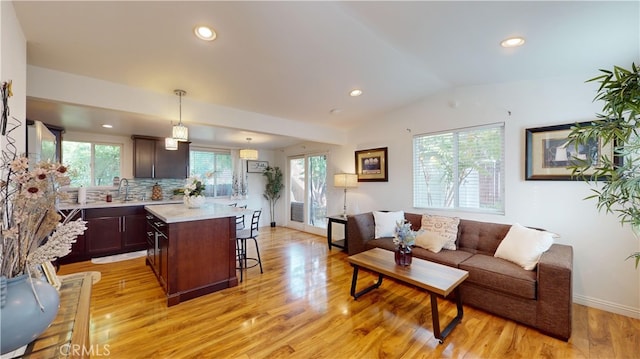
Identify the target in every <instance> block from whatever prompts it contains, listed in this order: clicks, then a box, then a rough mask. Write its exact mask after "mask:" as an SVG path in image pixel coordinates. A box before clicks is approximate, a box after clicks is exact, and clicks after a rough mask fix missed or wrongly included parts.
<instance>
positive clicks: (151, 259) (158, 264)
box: [146, 214, 169, 292]
mask: <svg viewBox="0 0 640 359" xmlns="http://www.w3.org/2000/svg"><path fill="white" fill-rule="evenodd" d="M146 228H147V238H148V240H147V246H148V247H147V264H148V265H149V266H151V269H153V272H154V273H155V274H156V277H157V278H158V281H159V282H160V285H162V288H163V289H164V290H165V291H167V292H168V291H169V237H168V232H167V229H168V228H167V225H166V223H164V222H162V221H161V220H160V219H158V218H157V217H155V216H154V215H152V214H147V215H146Z"/></svg>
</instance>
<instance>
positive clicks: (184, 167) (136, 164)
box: [131, 135, 189, 179]
mask: <svg viewBox="0 0 640 359" xmlns="http://www.w3.org/2000/svg"><path fill="white" fill-rule="evenodd" d="M131 138H132V139H133V153H134V155H133V175H134V177H136V178H180V179H183V178H187V177H188V175H189V143H188V142H178V150H177V151H169V150H166V149H165V146H164V139H159V138H155V137H148V136H137V135H135V136H132V137H131Z"/></svg>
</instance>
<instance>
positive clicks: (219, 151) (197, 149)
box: [189, 147, 233, 198]
mask: <svg viewBox="0 0 640 359" xmlns="http://www.w3.org/2000/svg"><path fill="white" fill-rule="evenodd" d="M191 152H209V153H213V154H220V155H228V156H230V158H231V169H230V170H231V174H232V178H231V181H232V182H231V186H233V156H231V151H230V150H224V149H217V148H208V147H191V148H189V172H191V168H193V167H194V166H192V165H191ZM215 161H216V157H215V156H214V164H213V166H214V171H213V186H214V187H213V188H214V192H215V188H216V186H217V181H218V176H217V175H216V171H215V167H216V163H215ZM189 175H190V176H191V173H189ZM216 194H217V193H216ZM227 197H229V195H228V194H224V195H219V196H218V195H216V196H213V197H211V198H227Z"/></svg>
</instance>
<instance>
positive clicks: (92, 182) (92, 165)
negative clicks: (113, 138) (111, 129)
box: [60, 139, 124, 189]
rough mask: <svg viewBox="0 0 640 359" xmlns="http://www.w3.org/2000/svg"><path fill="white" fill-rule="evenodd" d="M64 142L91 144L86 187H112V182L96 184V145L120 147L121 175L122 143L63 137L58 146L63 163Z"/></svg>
mask: <svg viewBox="0 0 640 359" xmlns="http://www.w3.org/2000/svg"><path fill="white" fill-rule="evenodd" d="M64 142H77V143H88V144H89V145H90V146H91V151H90V152H91V155H90V156H91V158H90V163H89V169H90V171H91V173H90V178H91V180H90V183H89V186H88V187H87V189H93V188H96V189H98V188H109V187H113V183H108V184H105V185H100V186H98V185H96V177H95V164H96V162H95V161H96V145H100V146H114V147H119V148H120V177H122V173H123V172H122V169H123V165H124V160H123V155H124V146H123V145H122V143H114V142H101V141H87V140H71V139H67V140H65V139H63V140H62V143H61V146H60V151H61V154H60V156H61V157H62V163H64V160H65V157H64ZM67 188H70V189H71V188H78V187H71V186H68V187H67Z"/></svg>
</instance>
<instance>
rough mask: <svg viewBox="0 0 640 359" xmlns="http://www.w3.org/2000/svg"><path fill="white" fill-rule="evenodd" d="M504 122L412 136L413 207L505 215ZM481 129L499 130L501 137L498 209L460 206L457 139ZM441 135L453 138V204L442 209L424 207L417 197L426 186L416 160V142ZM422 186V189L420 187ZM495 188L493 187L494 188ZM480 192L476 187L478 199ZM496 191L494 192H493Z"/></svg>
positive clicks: (438, 208)
mask: <svg viewBox="0 0 640 359" xmlns="http://www.w3.org/2000/svg"><path fill="white" fill-rule="evenodd" d="M504 127H505V125H504V122H500V123H493V124H487V125H482V126H474V127H466V128H461V129H454V130H447V131H441V132H434V133H425V134H418V135H415V136H413V141H412V150H413V206H414V207H415V208H425V209H437V210H453V211H461V212H476V213H489V214H504V213H505V184H504V179H505V165H504V158H505V131H504ZM483 129H487V130H494V129H499V130H500V136H501V144H500V146H501V154H500V156H501V158H500V159H499V160H498V162H499V163H500V166H499V178H497V179H498V181H499V183H498V189H497V191H499V196H500V198H501V203H500V204H501V206H500V207H499V208H482V207H478V208H474V207H461V206H460V183H459V175H458V172H459V168H458V164H459V153H458V151H459V147H458V144H459V143H458V139H459V136H460V134H463V133H468V132H475V131H481V130H483ZM441 135H451V136H453V143H452V153H451V156H452V158H453V164H452V167H453V168H452V172H453V175H452V178H453V182H454V183H453V186H452V190H453V203H452V206H450V207H444V206H438V205H435V204H432V205H428V204H427V205H425V204H424V199H423V198H419V196H420V195H421V194H422V193H421V192H424V191H423V187H424V186H426V185H425V182H424V180H422V178H423V177H422V174H421V173H422V167H420V166H419V165H418V163H419V162H420V158H418V156H419V154H418V153H417V142H418V141H420V140H423V139H424V138H425V137H431V136H441ZM420 186H422V187H420ZM494 187H495V186H494ZM481 191H482V189H481V188H480V186H478V192H479V193H478V197H480V195H481ZM495 191H496V190H494V192H495Z"/></svg>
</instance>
